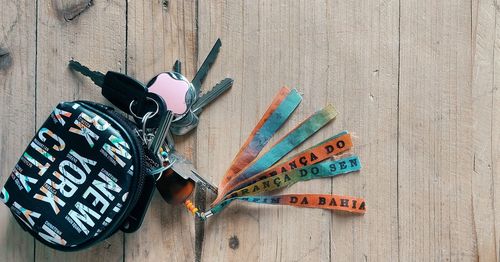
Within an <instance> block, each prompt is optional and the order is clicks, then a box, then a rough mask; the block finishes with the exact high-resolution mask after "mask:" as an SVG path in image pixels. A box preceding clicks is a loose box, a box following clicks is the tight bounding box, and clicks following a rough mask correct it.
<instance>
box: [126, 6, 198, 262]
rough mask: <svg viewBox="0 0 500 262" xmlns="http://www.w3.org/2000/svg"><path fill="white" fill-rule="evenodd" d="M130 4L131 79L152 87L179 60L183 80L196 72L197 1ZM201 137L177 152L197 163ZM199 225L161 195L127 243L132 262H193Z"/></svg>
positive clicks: (183, 142)
mask: <svg viewBox="0 0 500 262" xmlns="http://www.w3.org/2000/svg"><path fill="white" fill-rule="evenodd" d="M164 2H165V1H129V11H128V44H127V46H128V52H127V54H128V55H127V61H128V62H127V71H128V72H127V73H128V74H129V75H131V76H134V77H136V78H137V79H139V80H141V81H144V82H147V81H149V80H150V79H151V78H153V77H154V76H156V75H157V74H159V73H161V72H165V71H171V70H172V66H173V64H174V62H175V60H176V59H179V60H181V61H182V72H183V74H184V75H185V76H186V77H188V78H189V79H191V78H192V77H193V76H194V73H195V72H196V58H195V51H196V26H195V17H196V13H195V11H196V9H195V1H191V0H190V1H180V0H178V1H168V5H167V4H164ZM195 139H196V132H195V133H190V134H188V135H186V136H184V137H182V138H181V139H177V140H176V145H175V147H176V149H177V150H178V151H179V152H180V153H182V154H183V155H184V156H186V157H187V158H188V159H194V154H195V151H194V148H193V145H194V144H195ZM194 243H195V237H194V219H193V218H192V217H191V216H190V215H189V213H188V212H187V211H186V210H185V209H184V207H183V206H181V205H177V206H172V205H168V204H167V203H166V202H165V201H164V200H163V199H162V198H161V196H160V194H158V192H156V193H155V196H154V198H153V200H152V202H151V206H150V208H149V211H148V213H147V215H146V218H145V221H144V224H143V226H142V227H141V229H140V230H139V231H137V232H135V233H134V234H130V235H126V237H125V246H124V247H125V250H124V252H125V259H126V260H127V261H165V260H168V261H193V260H194V254H195V253H194Z"/></svg>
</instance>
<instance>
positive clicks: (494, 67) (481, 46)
mask: <svg viewBox="0 0 500 262" xmlns="http://www.w3.org/2000/svg"><path fill="white" fill-rule="evenodd" d="M498 7H499V5H498V2H495V1H478V2H477V12H473V13H472V14H473V16H474V19H473V21H477V24H473V29H474V30H475V31H474V32H473V33H474V34H473V36H474V38H473V40H474V42H473V43H472V44H473V50H474V53H473V67H472V70H473V71H472V118H473V122H472V123H473V126H472V127H473V136H472V141H473V148H472V149H473V151H472V153H473V166H472V171H473V172H472V191H473V192H472V210H473V223H474V233H475V240H476V242H477V256H478V257H479V258H480V259H481V260H484V261H498V259H499V244H500V242H499V241H500V239H499V237H500V235H499V234H500V231H499V230H500V224H499V218H500V209H499V206H498V205H499V204H500V203H499V200H500V199H499V196H500V192H499V187H498V186H499V182H500V181H499V176H500V173H499V169H498V164H499V163H500V162H499V161H500V155H499V153H500V151H499V142H500V140H499V138H500V132H498V130H499V129H498V128H499V125H498V123H497V122H498V120H499V117H498V115H499V113H500V111H499V110H500V104H499V103H500V100H499V99H498V98H499V96H498V87H499V83H500V82H498V76H497V75H498V73H499V68H500V67H498V66H499V62H498V61H496V60H498V58H497V59H495V58H496V55H497V54H498V53H497V52H498V51H499V50H500V49H499V47H500V46H499V44H500V27H499V25H500V22H498V21H497V19H498V18H497V16H498V12H499V9H498Z"/></svg>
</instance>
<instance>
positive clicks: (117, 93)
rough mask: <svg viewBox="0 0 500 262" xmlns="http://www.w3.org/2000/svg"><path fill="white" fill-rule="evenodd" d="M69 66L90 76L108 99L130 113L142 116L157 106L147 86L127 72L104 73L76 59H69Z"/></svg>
mask: <svg viewBox="0 0 500 262" xmlns="http://www.w3.org/2000/svg"><path fill="white" fill-rule="evenodd" d="M69 67H70V68H71V69H73V70H75V71H77V72H80V73H81V74H83V75H84V76H87V77H89V78H90V79H91V80H92V81H93V82H94V83H95V84H96V85H97V86H99V87H101V93H102V95H103V96H104V97H105V98H106V99H108V100H109V101H110V102H111V103H112V104H113V105H114V106H116V107H118V108H119V109H120V110H122V111H124V112H126V113H128V114H134V115H138V116H139V117H141V116H143V115H144V114H145V113H146V112H148V111H151V110H152V109H154V107H155V104H154V103H151V101H150V99H148V95H147V94H148V90H147V88H146V86H145V85H144V84H142V83H141V82H139V81H137V80H135V79H133V78H131V77H129V76H127V75H125V74H122V73H118V72H113V71H108V72H107V73H106V74H103V73H101V72H99V71H92V70H90V69H89V68H88V67H86V66H84V65H82V64H80V63H79V62H77V61H75V60H71V61H69ZM148 101H149V102H148Z"/></svg>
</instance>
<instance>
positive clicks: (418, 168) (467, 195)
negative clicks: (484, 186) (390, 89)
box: [398, 1, 488, 261]
mask: <svg viewBox="0 0 500 262" xmlns="http://www.w3.org/2000/svg"><path fill="white" fill-rule="evenodd" d="M471 21H472V17H471V2H470V1H401V16H400V30H401V36H400V45H401V49H400V55H401V56H400V101H399V108H400V111H399V118H400V121H399V130H400V133H399V177H398V178H399V179H398V186H399V187H398V192H399V199H398V200H399V213H398V215H399V239H400V241H399V253H400V254H399V255H400V256H399V258H400V260H401V261H413V260H417V261H418V260H429V261H431V260H432V261H462V260H465V261H470V260H476V259H478V258H477V252H476V245H477V242H476V237H475V232H474V229H473V228H474V224H473V210H472V209H473V207H472V205H471V204H472V202H473V197H472V193H473V192H471V189H472V185H471V182H472V181H473V170H472V168H473V164H474V163H473V152H472V151H473V150H472V148H471V139H472V137H473V132H476V131H477V130H475V129H474V130H473V128H472V123H473V116H472V108H471V104H472V103H471V102H472V99H471V98H472V97H471V93H472V91H471V82H470V81H471V80H470V75H471V63H472V61H471V56H472V54H471V49H472V47H471V39H472V36H471V33H472V28H471ZM478 30H479V28H478ZM486 260H488V259H486Z"/></svg>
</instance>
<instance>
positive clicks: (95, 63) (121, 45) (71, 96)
mask: <svg viewBox="0 0 500 262" xmlns="http://www.w3.org/2000/svg"><path fill="white" fill-rule="evenodd" d="M85 2H88V1H84V0H82V1H78V0H72V1H39V3H38V4H39V6H38V30H37V31H38V33H37V36H38V37H37V44H38V56H37V90H36V107H37V111H36V112H37V117H36V124H37V127H38V126H40V125H41V124H42V123H43V121H45V119H46V118H47V116H48V114H49V113H50V112H51V110H52V109H53V108H54V107H55V106H56V105H57V103H58V102H60V101H73V100H80V99H85V100H94V101H100V102H104V101H105V100H104V98H102V96H101V95H100V88H98V87H96V86H95V85H94V84H93V83H92V82H91V81H90V80H89V79H88V78H85V77H83V76H81V75H79V74H77V73H74V72H72V71H70V70H69V69H68V61H69V60H70V59H71V58H74V59H76V60H78V61H80V62H81V63H84V64H86V65H88V66H90V67H92V68H93V69H94V70H100V71H103V72H106V71H107V70H114V71H121V72H124V71H125V32H126V31H125V11H126V8H125V7H126V6H125V2H124V1H120V0H113V1H94V2H93V4H92V5H91V6H89V7H88V8H83V7H85ZM78 6H80V7H79V8H80V9H81V12H76V11H75V8H76V7H78ZM68 12H69V13H72V14H73V16H74V17H73V18H72V19H71V20H70V19H68V17H66V18H65V16H67V14H68ZM75 12H76V13H79V14H78V15H76V13H75ZM35 254H36V260H37V261H89V260H92V261H107V262H110V261H122V260H123V234H122V233H120V232H119V233H117V234H115V235H114V236H113V237H111V238H109V239H108V240H106V241H105V242H102V243H100V244H98V245H96V246H94V247H92V248H90V249H86V250H83V251H79V252H76V253H67V252H66V253H65V252H59V251H54V250H52V249H50V248H48V247H45V246H44V245H42V244H40V243H39V242H37V243H36V248H35Z"/></svg>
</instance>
